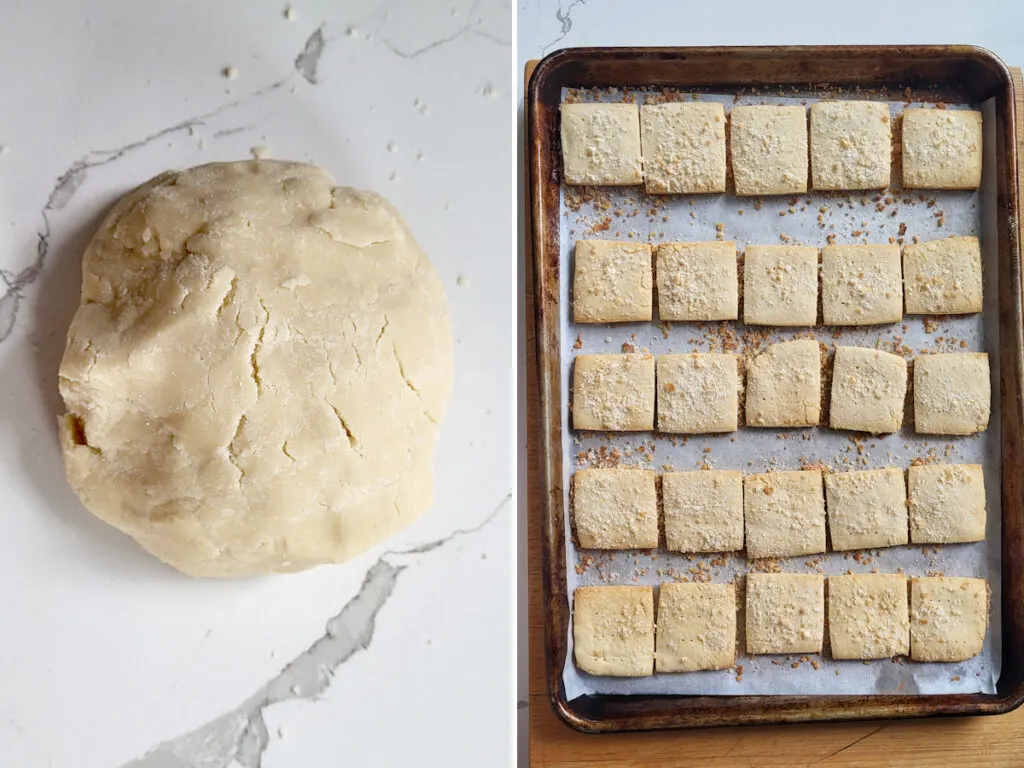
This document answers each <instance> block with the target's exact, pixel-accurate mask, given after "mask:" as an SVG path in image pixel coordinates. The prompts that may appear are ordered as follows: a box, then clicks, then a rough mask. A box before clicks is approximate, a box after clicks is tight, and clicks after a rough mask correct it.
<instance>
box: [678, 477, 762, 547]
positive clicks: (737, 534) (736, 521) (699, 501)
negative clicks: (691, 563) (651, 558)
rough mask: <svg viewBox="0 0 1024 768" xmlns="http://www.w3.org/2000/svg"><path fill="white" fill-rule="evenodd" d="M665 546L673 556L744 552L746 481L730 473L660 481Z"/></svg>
mask: <svg viewBox="0 0 1024 768" xmlns="http://www.w3.org/2000/svg"><path fill="white" fill-rule="evenodd" d="M661 494H662V507H663V509H664V510H665V546H666V547H667V548H668V549H670V550H672V551H674V552H734V551H736V550H739V549H743V477H742V475H741V473H739V472H735V471H731V470H699V471H696V472H666V473H665V474H664V475H662V477H661Z"/></svg>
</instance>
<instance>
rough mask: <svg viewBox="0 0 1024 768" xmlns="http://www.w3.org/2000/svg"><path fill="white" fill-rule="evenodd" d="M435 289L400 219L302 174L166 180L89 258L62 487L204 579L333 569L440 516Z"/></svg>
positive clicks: (63, 373) (444, 370)
mask: <svg viewBox="0 0 1024 768" xmlns="http://www.w3.org/2000/svg"><path fill="white" fill-rule="evenodd" d="M451 378H452V339H451V325H450V319H449V314H448V306H447V302H446V299H445V295H444V289H443V287H442V285H441V281H440V279H439V278H438V275H437V273H436V272H435V270H434V268H433V266H432V265H431V263H430V261H429V260H428V259H427V257H426V256H425V255H424V254H423V252H422V251H421V250H420V249H419V247H418V246H417V245H416V243H415V242H414V241H413V238H412V236H411V234H410V233H409V231H408V229H407V228H406V227H405V225H404V223H403V222H402V220H401V218H400V217H399V215H398V213H397V211H395V209H394V208H393V207H391V205H389V204H388V202H387V201H385V200H384V199H383V198H381V197H380V196H378V195H375V194H372V193H369V192H360V191H357V190H354V189H349V188H344V187H336V186H335V185H334V181H333V179H332V178H331V176H330V175H329V174H328V173H326V172H325V171H323V170H321V169H319V168H317V167H315V166H311V165H304V164H299V163H288V162H277V161H257V160H253V161H248V162H237V163H214V164H210V165H204V166H200V167H197V168H192V169H190V170H187V171H182V172H167V173H164V174H161V175H160V176H157V177H156V178H155V179H152V180H151V181H149V182H147V183H146V184H144V185H142V186H141V187H139V188H138V189H136V190H134V191H133V192H131V193H129V194H128V195H127V196H125V197H124V198H123V199H122V200H121V201H120V202H119V203H118V204H117V205H116V206H115V207H114V209H113V210H112V211H111V213H110V214H109V215H108V216H107V219H106V221H104V223H103V225H102V226H101V228H100V230H99V232H98V233H97V234H96V236H95V238H94V239H93V241H92V243H91V244H90V245H89V247H88V249H87V250H86V253H85V256H84V260H83V280H82V302H81V306H80V307H79V308H78V311H77V313H76V314H75V317H74V320H73V321H72V323H71V328H70V330H69V331H68V340H67V349H66V351H65V354H64V359H63V362H62V363H61V367H60V392H61V395H62V397H63V398H64V403H65V407H66V409H67V413H66V414H64V415H63V416H62V417H61V419H60V427H61V436H62V445H63V451H64V459H65V464H66V468H67V476H68V480H69V481H70V483H71V486H72V487H73V488H74V490H75V491H76V492H77V494H78V495H79V497H80V498H81V499H82V501H83V502H84V504H85V506H86V507H88V508H89V509H90V510H91V511H92V512H93V513H94V514H96V515H97V516H98V517H100V518H102V519H103V520H105V521H107V522H108V523H110V524H111V525H114V526H116V527H117V528H119V529H121V530H122V531H124V532H126V533H128V534H129V535H131V536H132V537H133V538H135V539H136V540H137V541H138V542H139V543H140V544H141V545H142V546H143V547H145V548H146V549H147V550H149V551H150V552H151V553H153V554H154V555H156V556H157V557H159V558H160V559H161V560H164V561H165V562H167V563H169V564H170V565H172V566H174V567H175V568H177V569H179V570H181V571H184V572H185V573H188V574H191V575H195V576H216V577H229V576H243V575H248V574H259V573H267V572H271V571H295V570H301V569H303V568H308V567H311V566H314V565H317V564H319V563H326V562H338V561H341V560H344V559H346V558H348V557H351V556H352V555H355V554H356V553H358V552H360V551H362V550H364V549H366V548H367V547H369V546H370V545H372V544H374V543H376V542H378V541H380V540H382V539H384V538H385V537H387V536H389V535H391V534H393V533H395V532H396V531H398V530H399V529H401V528H403V527H404V526H406V525H408V524H409V523H410V522H411V521H412V520H414V519H415V518H416V517H417V516H418V515H419V514H420V513H422V512H423V511H424V510H425V509H426V508H427V507H429V506H430V504H431V503H432V501H433V478H432V463H433V462H432V460H433V451H434V443H435V440H436V438H437V430H438V425H439V423H440V422H441V419H442V417H443V416H444V411H445V407H446V405H447V402H448V399H449V396H450V393H451Z"/></svg>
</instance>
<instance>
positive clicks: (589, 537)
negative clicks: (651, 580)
mask: <svg viewBox="0 0 1024 768" xmlns="http://www.w3.org/2000/svg"><path fill="white" fill-rule="evenodd" d="M572 485H573V520H574V522H575V524H576V539H577V540H578V541H579V544H580V547H582V548H583V549H653V548H654V547H657V546H658V488H657V473H656V472H652V471H651V470H647V469H633V468H615V469H605V468H600V469H581V470H578V471H577V472H576V473H575V474H574V475H573V476H572Z"/></svg>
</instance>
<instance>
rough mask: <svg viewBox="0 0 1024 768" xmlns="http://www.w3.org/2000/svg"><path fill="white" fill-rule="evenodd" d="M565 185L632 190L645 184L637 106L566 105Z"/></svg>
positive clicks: (563, 123) (563, 119) (564, 115)
mask: <svg viewBox="0 0 1024 768" xmlns="http://www.w3.org/2000/svg"><path fill="white" fill-rule="evenodd" d="M562 169H563V173H564V174H565V183H566V184H590V185H594V186H629V185H631V184H640V183H641V182H643V180H644V174H643V161H642V159H641V153H640V111H639V109H638V108H637V105H636V104H563V105H562Z"/></svg>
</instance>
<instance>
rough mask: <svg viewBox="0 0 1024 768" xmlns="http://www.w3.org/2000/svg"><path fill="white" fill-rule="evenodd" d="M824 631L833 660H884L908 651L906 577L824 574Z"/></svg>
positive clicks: (908, 623) (889, 574)
mask: <svg viewBox="0 0 1024 768" xmlns="http://www.w3.org/2000/svg"><path fill="white" fill-rule="evenodd" d="M828 630H829V640H830V642H831V646H832V648H831V650H832V658H834V659H887V658H890V657H892V656H905V655H906V654H908V653H909V652H910V611H909V610H908V605H907V577H906V576H903V575H901V574H898V573H865V574H856V575H847V576H829V577H828Z"/></svg>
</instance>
